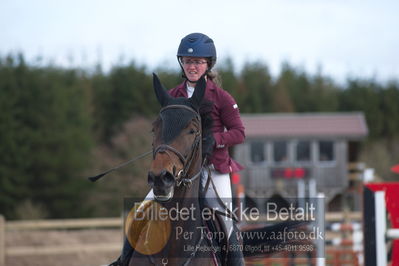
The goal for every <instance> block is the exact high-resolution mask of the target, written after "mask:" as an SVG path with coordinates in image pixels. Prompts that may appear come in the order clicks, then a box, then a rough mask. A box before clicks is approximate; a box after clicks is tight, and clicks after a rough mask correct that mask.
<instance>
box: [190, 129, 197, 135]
mask: <svg viewBox="0 0 399 266" xmlns="http://www.w3.org/2000/svg"><path fill="white" fill-rule="evenodd" d="M188 133H189V134H195V133H197V131H196V130H195V129H193V128H192V129H190V131H189V132H188Z"/></svg>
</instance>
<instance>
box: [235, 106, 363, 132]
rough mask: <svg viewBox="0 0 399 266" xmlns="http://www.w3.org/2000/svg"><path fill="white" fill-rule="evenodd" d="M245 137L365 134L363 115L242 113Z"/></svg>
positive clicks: (358, 113)
mask: <svg viewBox="0 0 399 266" xmlns="http://www.w3.org/2000/svg"><path fill="white" fill-rule="evenodd" d="M241 118H242V121H243V123H244V126H245V134H246V136H247V137H273V138H279V137H344V138H355V139H359V138H364V137H365V136H367V134H368V128H367V124H366V121H365V118H364V115H363V113H360V112H356V113H278V114H276V113H273V114H242V115H241Z"/></svg>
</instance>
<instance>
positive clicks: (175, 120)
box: [148, 74, 206, 201]
mask: <svg viewBox="0 0 399 266" xmlns="http://www.w3.org/2000/svg"><path fill="white" fill-rule="evenodd" d="M153 83H154V90H155V94H156V96H157V99H158V101H159V103H160V104H161V106H162V109H161V111H160V112H159V116H158V118H157V120H156V121H155V122H154V125H153V133H154V139H153V161H152V163H151V167H150V170H149V172H148V184H149V185H150V186H151V187H152V188H153V192H154V196H155V199H156V200H158V201H167V200H169V199H171V198H172V197H173V195H174V192H175V188H176V187H178V186H180V185H182V184H183V185H190V184H191V182H192V181H193V180H194V179H196V178H197V177H198V176H199V175H200V171H201V161H202V160H201V141H202V128H201V116H200V114H199V107H200V104H201V102H202V99H203V97H204V94H205V87H206V81H205V79H204V78H201V79H200V80H199V81H198V82H197V85H196V87H195V91H194V94H193V96H192V97H191V98H189V99H187V98H174V97H171V96H170V95H169V94H168V93H167V92H166V90H165V89H164V88H163V86H162V85H161V83H160V81H159V79H158V77H157V76H156V75H155V74H154V78H153Z"/></svg>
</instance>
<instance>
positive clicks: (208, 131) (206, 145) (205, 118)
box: [199, 99, 215, 159]
mask: <svg viewBox="0 0 399 266" xmlns="http://www.w3.org/2000/svg"><path fill="white" fill-rule="evenodd" d="M212 109H213V102H211V101H208V100H205V99H204V100H203V101H202V103H201V106H200V109H199V112H200V116H201V127H202V158H203V159H205V158H209V157H210V156H211V155H212V152H213V146H214V144H215V139H214V138H213V133H212V126H213V119H212V115H211V113H212Z"/></svg>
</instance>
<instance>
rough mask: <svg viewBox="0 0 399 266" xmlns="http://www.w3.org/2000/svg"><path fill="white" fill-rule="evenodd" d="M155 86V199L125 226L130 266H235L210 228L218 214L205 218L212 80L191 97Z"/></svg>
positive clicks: (150, 179)
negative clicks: (208, 96)
mask: <svg viewBox="0 0 399 266" xmlns="http://www.w3.org/2000/svg"><path fill="white" fill-rule="evenodd" d="M153 87H154V91H155V95H156V98H157V100H158V102H159V103H160V105H161V110H160V112H159V115H158V117H157V119H156V120H155V122H154V123H153V130H152V132H153V144H152V145H153V150H152V155H153V160H152V163H151V165H150V169H149V171H148V185H149V186H150V187H151V188H152V191H153V197H154V198H153V200H151V199H150V200H145V201H143V203H141V204H140V205H139V206H136V208H133V212H131V214H132V215H130V216H128V218H127V221H126V223H125V224H126V225H127V228H128V229H127V230H126V234H127V238H128V240H129V243H130V244H131V246H132V248H133V253H132V255H131V257H130V259H129V263H128V265H129V266H133V265H227V263H228V264H229V265H231V262H228V260H227V258H228V256H227V255H226V254H228V253H229V250H226V247H227V248H231V247H230V246H228V245H226V243H227V244H228V242H226V235H223V234H222V233H223V232H220V231H223V230H215V228H214V227H212V226H209V221H211V223H210V224H211V225H212V224H213V225H215V224H218V223H217V221H216V220H217V218H216V217H215V216H213V215H214V212H212V210H211V211H209V210H208V212H207V216H204V210H207V209H206V208H204V204H203V202H204V200H203V198H204V195H205V193H204V191H203V187H202V186H201V185H200V180H201V175H202V174H203V172H204V169H205V168H206V161H207V160H206V159H207V158H208V157H209V155H210V154H211V152H212V149H213V144H214V140H213V137H212V132H211V127H212V120H211V118H210V112H211V108H212V105H211V103H209V102H207V101H206V100H204V95H205V87H206V80H205V78H204V77H202V78H201V79H200V80H199V81H198V82H197V83H196V86H195V90H194V93H193V95H192V97H191V98H174V97H171V96H170V95H169V94H168V93H167V91H166V89H165V88H164V87H163V85H162V84H161V82H160V80H159V78H158V77H157V76H156V75H155V74H154V75H153ZM209 180H211V178H210V177H209V175H208V181H209ZM208 185H209V183H207V185H206V186H205V187H206V188H207V187H208ZM201 188H202V189H201ZM230 217H231V216H230ZM176 218H177V219H176ZM219 219H220V217H219ZM219 224H220V223H219ZM295 226H296V224H295V223H291V224H290V223H281V224H277V225H275V226H272V227H270V226H269V227H264V228H260V229H259V228H258V229H256V230H255V231H258V232H265V233H270V232H272V231H273V232H274V233H278V232H282V231H283V230H286V229H287V228H288V229H292V228H293V227H295ZM216 227H217V226H216ZM217 229H220V227H217ZM252 231H253V230H252ZM218 232H219V233H221V234H218ZM262 241H264V240H262V239H260V240H259V239H258V240H256V239H245V235H244V237H243V238H242V242H241V246H235V247H233V249H236V250H237V249H238V250H239V249H240V248H241V251H243V250H242V247H243V245H246V246H248V245H254V244H256V245H258V244H259V243H261V242H262ZM274 242H275V243H274V244H279V243H280V242H281V241H274ZM234 243H235V244H237V245H239V244H238V243H237V242H234ZM222 249H223V250H222ZM271 252H272V251H266V252H261V253H263V254H265V253H271ZM231 253H232V254H234V252H231ZM243 253H244V254H246V256H252V255H253V254H249V252H238V253H235V254H239V257H237V258H235V259H234V261H237V265H243V257H242V254H243Z"/></svg>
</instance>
